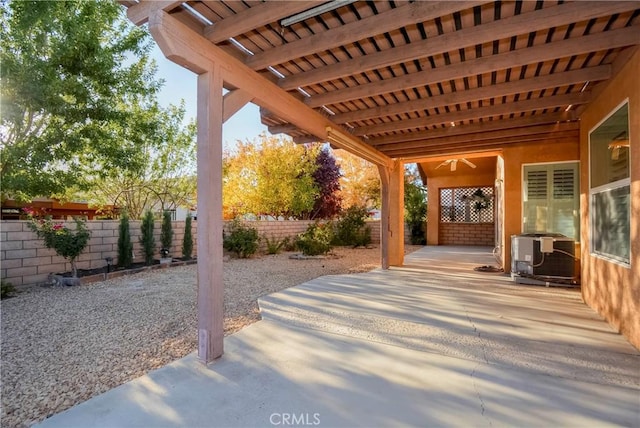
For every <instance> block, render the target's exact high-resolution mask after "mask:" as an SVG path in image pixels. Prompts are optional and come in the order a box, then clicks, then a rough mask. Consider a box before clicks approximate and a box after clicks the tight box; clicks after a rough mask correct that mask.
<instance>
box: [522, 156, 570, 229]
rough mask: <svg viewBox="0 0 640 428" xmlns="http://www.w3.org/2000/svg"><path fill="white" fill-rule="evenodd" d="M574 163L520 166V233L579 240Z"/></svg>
mask: <svg viewBox="0 0 640 428" xmlns="http://www.w3.org/2000/svg"><path fill="white" fill-rule="evenodd" d="M578 185H579V177H578V163H577V162H571V163H559V164H536V165H526V166H525V167H524V189H523V190H524V195H523V200H524V204H523V231H524V232H525V233H561V234H563V235H565V236H568V237H570V238H573V239H574V240H576V241H579V240H580V230H579V227H580V225H579V221H580V219H579V213H578V211H579V203H580V202H579V196H578V187H579V186H578Z"/></svg>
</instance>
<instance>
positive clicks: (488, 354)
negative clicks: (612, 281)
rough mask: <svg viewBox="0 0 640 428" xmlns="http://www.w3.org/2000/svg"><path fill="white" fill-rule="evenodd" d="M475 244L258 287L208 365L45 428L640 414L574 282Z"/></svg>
mask: <svg viewBox="0 0 640 428" xmlns="http://www.w3.org/2000/svg"><path fill="white" fill-rule="evenodd" d="M490 257H491V256H490V254H489V253H488V251H487V250H486V249H469V248H442V247H437V248H425V249H423V250H421V251H419V252H417V253H413V254H411V255H410V256H408V257H407V260H406V266H404V267H402V268H395V269H391V270H388V271H373V272H369V273H364V274H357V275H340V276H329V277H323V278H318V279H316V280H313V281H310V282H308V283H305V284H303V285H301V286H298V287H293V288H291V289H288V290H285V291H283V292H280V293H275V294H273V295H270V296H267V297H265V298H263V299H261V300H260V307H261V311H262V314H263V318H264V319H263V321H260V322H258V323H256V324H254V325H252V326H250V327H248V328H246V329H244V330H242V331H240V332H239V333H236V334H234V335H232V336H230V337H228V338H226V339H225V355H224V356H223V357H222V358H221V359H220V360H218V361H217V362H215V363H214V364H211V365H209V366H203V365H201V364H200V363H199V362H198V361H197V360H196V358H195V355H193V354H192V355H189V356H188V357H186V358H183V359H181V360H178V361H176V362H174V363H172V364H170V365H168V366H166V367H164V368H162V369H159V370H156V371H154V372H151V373H149V374H148V375H146V376H143V377H141V378H139V379H136V380H134V381H132V382H129V383H127V384H125V385H122V386H120V387H118V388H115V389H113V390H111V391H109V392H107V393H105V394H102V395H100V396H98V397H95V398H93V399H91V400H89V401H87V402H84V403H81V404H80V405H78V406H75V407H74V408H72V409H69V410H67V411H66V412H63V413H61V414H58V415H55V416H53V417H52V418H50V419H48V420H46V421H44V422H42V423H41V424H40V425H39V426H42V427H80V426H82V427H87V426H105V427H116V426H117V427H125V426H131V427H155V426H158V427H160V426H163V427H164V426H189V427H209V426H225V427H226V426H230V427H250V426H261V427H264V426H290V425H296V426H325V427H330V426H468V425H473V426H495V425H508V426H542V425H545V426H546V425H555V426H594V425H597V426H635V427H637V426H640V353H639V352H638V351H637V350H636V349H635V348H633V347H632V346H631V345H630V344H628V342H626V340H625V339H624V338H623V337H621V336H620V335H618V334H616V333H615V332H614V331H613V330H612V329H611V328H610V327H609V326H608V325H607V324H606V323H605V322H604V321H602V320H601V319H600V318H599V317H598V316H597V315H596V314H595V313H594V312H593V311H592V310H591V309H589V308H587V307H586V306H585V305H584V304H583V303H582V302H581V299H580V294H579V292H577V291H575V290H566V289H547V288H540V287H531V286H522V285H515V284H514V283H513V282H511V281H510V280H509V279H508V278H506V277H505V276H504V275H501V274H490V273H477V272H474V271H473V267H474V266H477V265H479V264H482V265H484V264H490V263H491V262H492V260H491V258H490Z"/></svg>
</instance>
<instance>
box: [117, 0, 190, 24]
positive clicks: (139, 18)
mask: <svg viewBox="0 0 640 428" xmlns="http://www.w3.org/2000/svg"><path fill="white" fill-rule="evenodd" d="M182 3H184V0H179V1H174V0H142V1H141V2H140V3H138V4H136V5H133V6H131V7H129V9H127V18H129V20H130V21H131V22H133V23H134V24H136V25H142V24H144V23H145V22H147V21H148V20H149V16H151V15H153V14H154V13H156V12H157V11H159V10H163V11H170V10H171V9H174V8H175V7H177V6H178V5H181V4H182Z"/></svg>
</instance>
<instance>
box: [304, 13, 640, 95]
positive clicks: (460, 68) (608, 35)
mask: <svg viewBox="0 0 640 428" xmlns="http://www.w3.org/2000/svg"><path fill="white" fill-rule="evenodd" d="M638 40H640V26H638V25H634V26H631V27H625V28H621V29H617V30H611V31H606V32H604V33H597V34H591V35H588V36H582V37H576V38H573V39H567V40H561V41H558V42H551V43H546V44H542V45H537V46H532V47H527V48H522V49H517V50H515V51H511V52H506V53H502V54H497V55H491V56H487V57H481V58H476V59H473V60H469V61H464V62H461V63H456V64H452V65H449V66H445V67H439V68H435V69H431V70H425V71H420V72H417V73H412V74H407V75H405V76H399V77H394V78H391V79H386V80H381V81H376V82H371V83H367V84H362V85H359V86H355V87H350V88H339V89H336V90H334V91H331V92H327V93H325V94H319V95H314V96H311V97H309V98H307V99H306V100H305V104H307V105H308V106H310V107H320V106H323V105H331V104H336V103H341V102H345V101H350V100H354V99H361V98H367V97H373V96H376V95H381V94H386V93H391V92H396V91H402V90H407V89H410V88H416V87H424V86H426V85H430V84H434V83H439V82H444V81H449V80H453V79H461V78H464V77H468V76H476V75H479V74H484V73H490V72H492V71H498V70H504V69H509V68H513V67H519V66H523V65H527V64H533V63H540V62H544V61H550V60H554V59H557V58H563V57H570V56H575V55H581V54H586V53H589V52H593V51H599V50H607V49H613V48H619V47H624V46H631V45H635V44H637V43H638Z"/></svg>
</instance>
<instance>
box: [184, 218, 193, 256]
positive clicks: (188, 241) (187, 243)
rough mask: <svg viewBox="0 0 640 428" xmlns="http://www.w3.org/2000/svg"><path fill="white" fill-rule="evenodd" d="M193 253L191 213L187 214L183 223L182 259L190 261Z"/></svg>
mask: <svg viewBox="0 0 640 428" xmlns="http://www.w3.org/2000/svg"><path fill="white" fill-rule="evenodd" d="M192 253H193V236H192V235H191V213H188V214H187V219H186V220H185V222H184V238H182V258H184V259H185V260H191V254H192Z"/></svg>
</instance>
